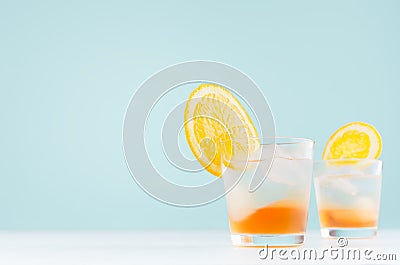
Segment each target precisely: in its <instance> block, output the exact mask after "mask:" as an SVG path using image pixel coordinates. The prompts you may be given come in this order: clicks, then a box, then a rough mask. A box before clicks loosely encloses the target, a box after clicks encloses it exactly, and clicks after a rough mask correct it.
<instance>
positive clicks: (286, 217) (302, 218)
mask: <svg viewBox="0 0 400 265" xmlns="http://www.w3.org/2000/svg"><path fill="white" fill-rule="evenodd" d="M269 141H274V143H269ZM313 144H314V143H313V141H311V140H307V139H294V138H274V139H272V140H271V139H269V140H266V139H261V144H260V150H261V151H263V153H264V154H263V155H261V157H259V158H254V157H250V158H249V159H248V160H247V161H246V163H243V160H240V159H239V160H238V161H235V160H234V159H233V160H231V161H229V163H224V166H223V174H222V178H223V181H224V184H225V189H226V190H228V193H227V195H226V202H227V207H228V216H229V222H230V230H231V238H232V241H233V243H234V244H235V245H239V246H265V245H267V244H268V245H270V246H293V245H300V244H302V243H303V241H304V234H305V231H306V226H307V217H308V205H309V196H310V186H311V179H312V168H313V160H312V155H313ZM271 150H272V152H271ZM255 153H257V152H255ZM263 175H265V179H264V181H262V178H260V176H263ZM260 180H261V181H260ZM235 181H236V182H235ZM254 181H258V182H259V183H254ZM254 184H255V186H257V184H258V187H257V188H256V189H255V190H254V189H253V190H252V185H254Z"/></svg>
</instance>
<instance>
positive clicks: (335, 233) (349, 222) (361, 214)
mask: <svg viewBox="0 0 400 265" xmlns="http://www.w3.org/2000/svg"><path fill="white" fill-rule="evenodd" d="M381 182H382V161H379V160H369V159H345V160H324V161H319V162H315V167H314V185H315V193H316V197H317V205H318V212H319V220H320V225H321V234H322V236H323V237H348V238H362V237H371V236H375V235H376V233H377V227H378V215H379V204H380V194H381Z"/></svg>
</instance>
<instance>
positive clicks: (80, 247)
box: [0, 230, 400, 265]
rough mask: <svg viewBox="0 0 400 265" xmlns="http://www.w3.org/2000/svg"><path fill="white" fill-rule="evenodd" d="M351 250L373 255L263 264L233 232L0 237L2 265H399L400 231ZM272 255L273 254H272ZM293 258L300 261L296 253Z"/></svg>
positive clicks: (318, 241) (316, 242) (310, 240)
mask: <svg viewBox="0 0 400 265" xmlns="http://www.w3.org/2000/svg"><path fill="white" fill-rule="evenodd" d="M330 246H332V247H334V248H338V249H341V248H339V247H338V246H337V242H336V240H330V239H322V238H321V237H320V236H319V231H311V232H308V233H307V238H306V243H305V245H304V246H303V247H302V248H297V250H298V251H302V250H304V249H312V248H314V249H315V250H316V251H318V253H319V256H318V257H321V255H322V251H323V250H324V249H329V247H330ZM348 248H352V249H353V248H356V249H360V250H362V251H364V250H365V249H371V250H372V251H373V252H372V253H371V255H369V257H370V258H371V260H365V259H363V257H362V259H361V260H359V261H358V260H356V261H354V260H340V258H339V259H338V260H332V259H329V258H328V255H327V256H326V258H324V259H322V260H293V259H292V258H291V257H292V256H289V251H291V250H293V249H290V248H286V250H287V252H286V253H287V254H286V256H285V255H282V256H281V257H288V260H282V259H280V257H279V255H278V251H280V250H282V248H281V249H277V250H276V252H275V253H274V254H275V257H274V259H273V260H271V259H270V257H271V256H270V255H269V256H268V257H267V258H266V259H264V260H263V259H260V257H259V251H260V249H258V248H238V247H233V246H231V243H230V239H229V233H228V231H220V230H216V231H212V230H203V231H202V230H197V231H185V230H183V231H165V230H160V231H155V230H150V231H0V264H1V265H17V264H18V265H33V264H35V265H47V264H51V265H64V264H72V265H80V264H85V265H87V264H96V265H103V264H112V265H120V264H129V265H133V264H272V263H274V264H275V263H279V264H337V263H339V264H400V230H380V231H379V235H378V237H377V238H375V239H371V240H349V241H348V246H347V247H346V248H344V249H348ZM283 249H285V248H283ZM297 250H295V251H297ZM270 251H272V249H269V252H268V253H271V252H270ZM283 253H284V252H282V253H281V254H283ZM263 254H265V252H264V253H263ZM303 254H304V253H303ZM375 254H395V255H396V259H397V260H395V261H388V260H386V261H377V260H373V258H374V257H375V258H376V257H377V256H376V255H375ZM291 255H296V252H292V254H291ZM301 255H302V254H301ZM307 256H308V254H307ZM289 257H290V258H289ZM352 257H353V256H352ZM380 257H381V258H382V256H380ZM391 258H393V256H392V257H391Z"/></svg>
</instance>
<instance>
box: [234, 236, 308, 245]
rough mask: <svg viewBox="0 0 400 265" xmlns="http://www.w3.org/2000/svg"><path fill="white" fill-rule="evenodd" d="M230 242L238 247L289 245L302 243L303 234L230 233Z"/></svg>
mask: <svg viewBox="0 0 400 265" xmlns="http://www.w3.org/2000/svg"><path fill="white" fill-rule="evenodd" d="M231 240H232V244H233V245H234V246H240V247H265V246H267V245H268V246H269V247H289V246H300V245H302V244H303V243H304V234H232V235H231Z"/></svg>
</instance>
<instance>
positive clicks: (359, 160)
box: [314, 158, 382, 163]
mask: <svg viewBox="0 0 400 265" xmlns="http://www.w3.org/2000/svg"><path fill="white" fill-rule="evenodd" d="M345 161H354V162H382V160H380V159H378V158H335V159H321V160H314V163H329V162H345Z"/></svg>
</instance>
